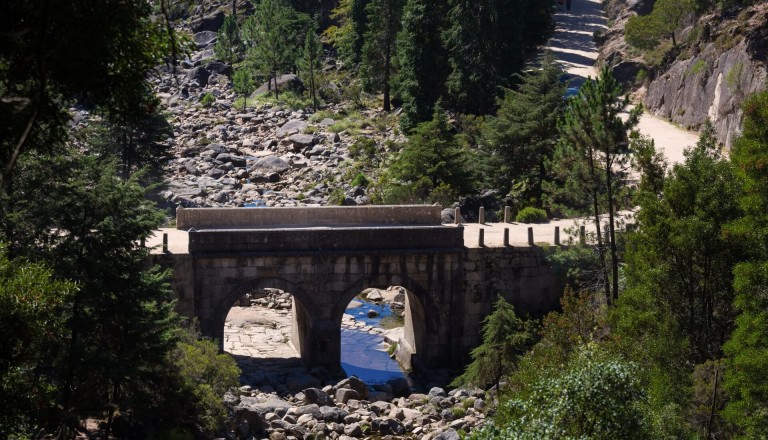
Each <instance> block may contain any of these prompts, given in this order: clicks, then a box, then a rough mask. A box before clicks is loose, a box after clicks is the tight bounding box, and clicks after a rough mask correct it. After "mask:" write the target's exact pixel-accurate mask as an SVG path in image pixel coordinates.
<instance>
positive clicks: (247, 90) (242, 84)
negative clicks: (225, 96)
mask: <svg viewBox="0 0 768 440" xmlns="http://www.w3.org/2000/svg"><path fill="white" fill-rule="evenodd" d="M232 86H233V87H232V88H233V89H234V90H235V92H236V93H238V94H240V95H241V96H242V97H243V111H245V108H246V106H247V105H248V97H249V96H250V95H251V93H253V91H254V90H256V85H255V84H254V83H253V72H252V71H251V69H250V68H249V67H248V66H241V67H239V68H237V69H235V73H233V74H232Z"/></svg>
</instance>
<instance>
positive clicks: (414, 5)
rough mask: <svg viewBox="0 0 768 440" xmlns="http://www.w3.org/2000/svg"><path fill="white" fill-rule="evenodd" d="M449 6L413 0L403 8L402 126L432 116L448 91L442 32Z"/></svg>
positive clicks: (400, 43) (407, 127)
mask: <svg viewBox="0 0 768 440" xmlns="http://www.w3.org/2000/svg"><path fill="white" fill-rule="evenodd" d="M447 10H448V8H447V4H446V2H445V1H444V0H409V1H408V2H407V3H406V5H405V8H404V10H403V19H402V23H403V29H402V31H400V35H399V36H398V39H397V53H398V57H399V69H400V71H399V72H398V78H397V83H398V91H399V94H400V97H401V98H402V100H403V115H402V116H401V118H400V126H401V127H403V129H404V130H405V131H406V132H407V131H409V130H411V129H412V128H414V127H415V126H416V124H418V123H420V122H424V121H427V120H429V118H430V117H431V115H432V110H433V107H434V105H435V103H436V102H437V100H438V99H440V97H441V96H443V95H444V94H445V87H444V84H445V80H446V78H447V77H448V72H449V66H448V53H447V52H446V50H445V48H444V46H443V42H442V39H441V37H440V35H441V32H442V31H443V29H444V27H445V23H446V13H447Z"/></svg>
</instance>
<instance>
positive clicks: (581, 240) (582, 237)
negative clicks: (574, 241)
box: [579, 225, 587, 246]
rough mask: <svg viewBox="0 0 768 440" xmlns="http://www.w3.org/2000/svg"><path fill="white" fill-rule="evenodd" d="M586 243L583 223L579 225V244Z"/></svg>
mask: <svg viewBox="0 0 768 440" xmlns="http://www.w3.org/2000/svg"><path fill="white" fill-rule="evenodd" d="M586 243H587V231H586V228H585V227H584V225H581V226H579V244H581V245H582V246H583V245H585V244H586Z"/></svg>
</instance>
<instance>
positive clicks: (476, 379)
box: [451, 296, 533, 390]
mask: <svg viewBox="0 0 768 440" xmlns="http://www.w3.org/2000/svg"><path fill="white" fill-rule="evenodd" d="M532 342H533V329H532V324H531V322H530V321H523V320H522V319H520V318H519V317H518V316H517V315H515V309H514V307H512V304H510V303H508V302H507V301H506V300H505V299H504V298H503V297H501V296H499V299H498V300H497V301H496V303H495V304H494V305H493V312H491V314H490V315H488V316H487V317H486V318H485V319H484V320H483V343H482V344H481V345H479V346H477V347H476V348H474V349H473V350H472V353H471V356H472V362H471V363H470V364H469V365H467V368H466V369H465V370H464V373H463V374H461V375H460V376H459V377H457V378H456V379H454V380H453V382H452V383H451V386H462V385H472V386H480V387H484V386H488V385H491V384H493V385H495V386H496V389H497V390H498V388H499V383H500V381H501V378H502V377H503V376H504V375H505V374H509V373H511V372H512V371H513V370H514V368H515V366H516V365H517V361H518V360H519V359H520V357H521V356H522V355H523V354H524V353H525V350H527V349H528V347H530V345H531V343H532Z"/></svg>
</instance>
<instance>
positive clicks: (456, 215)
mask: <svg viewBox="0 0 768 440" xmlns="http://www.w3.org/2000/svg"><path fill="white" fill-rule="evenodd" d="M453 222H454V223H455V224H457V225H460V224H461V209H459V208H458V207H457V208H456V209H455V210H454V211H453Z"/></svg>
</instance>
